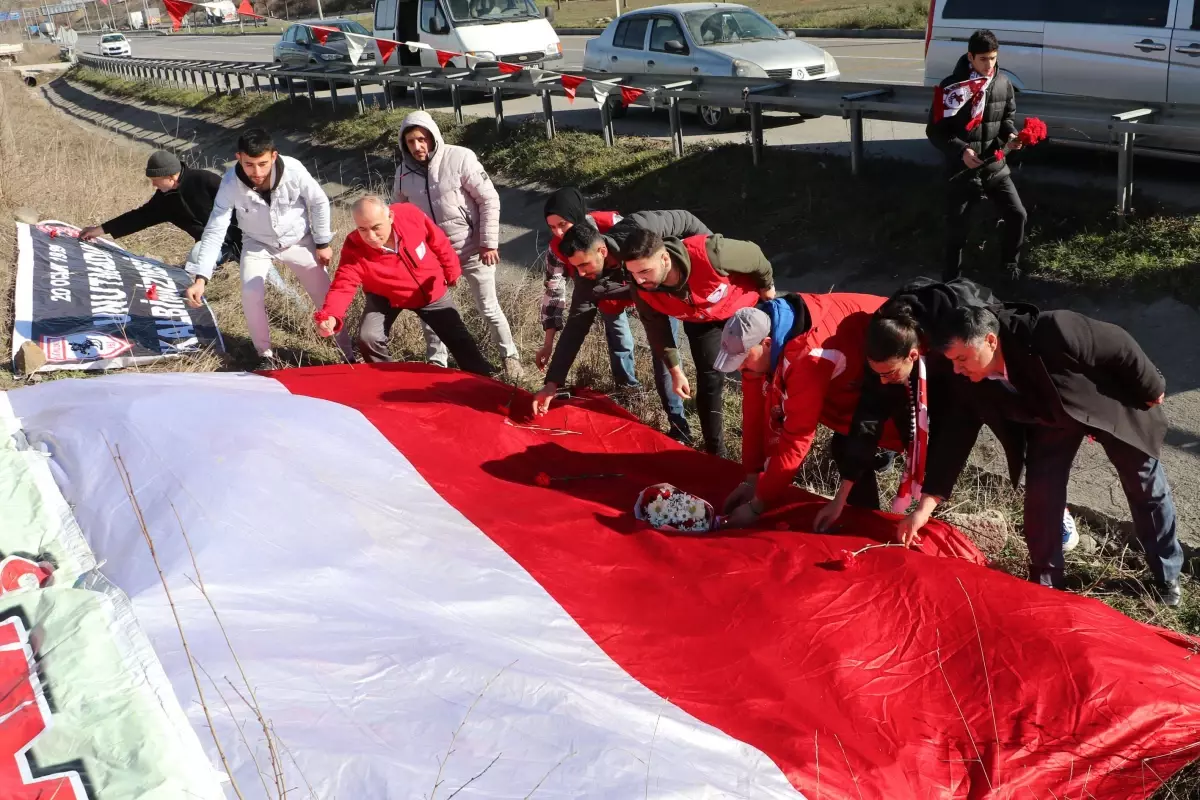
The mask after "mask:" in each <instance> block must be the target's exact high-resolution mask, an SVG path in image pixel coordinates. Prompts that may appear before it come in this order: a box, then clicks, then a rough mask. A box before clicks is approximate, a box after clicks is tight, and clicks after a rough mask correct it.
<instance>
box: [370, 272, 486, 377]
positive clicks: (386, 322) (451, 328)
mask: <svg viewBox="0 0 1200 800" xmlns="http://www.w3.org/2000/svg"><path fill="white" fill-rule="evenodd" d="M365 294H366V304H365V305H364V306H363V315H362V322H360V323H359V326H358V349H359V352H360V353H362V357H363V360H364V361H366V362H367V363H368V364H373V363H381V362H382V363H386V362H389V361H391V360H392V355H391V352H390V350H389V349H388V340H389V339H390V337H391V333H392V325H394V324H395V322H396V318H397V317H399V316H400V312H401V311H403V310H404V309H402V308H395V307H393V306H392V304H391V303H389V302H388V301H387V298H385V297H381V296H380V295H377V294H371V293H370V292H366V293H365ZM413 313H414V314H416V315H417V316H418V317H420V318H421V323H422V324H423V325H425V326H428V327H431V328H432V329H434V330H436V331H437V332H438V335H440V336H441V337H442V339H444V340H445V342H446V345H447V346H448V348H449V351H450V354H451V355H452V356H454V361H455V362H456V363H457V364H458V368H459V369H461V370H463V371H465V372H474V373H475V374H477V375H491V374H493V373H494V372H495V369H493V367H492V365H491V364H489V363H488V362H487V360H486V359H485V358H484V357H483V354H482V353H481V352H479V345H478V344H476V342H475V340H474V339H473V338H472V337H471V332H470V331H468V330H467V326H466V325H465V324H463V321H462V317H460V316H459V314H458V307H457V306H455V305H454V298H453V297H452V296H451V295H450V293H449V292H447V293H446V294H444V295H442V296H441V297H440V298H438V299H437V300H435V301H434V302H432V303H430V304H429V305H427V306H425V307H424V308H415V309H413ZM442 366H446V365H445V364H443V365H442Z"/></svg>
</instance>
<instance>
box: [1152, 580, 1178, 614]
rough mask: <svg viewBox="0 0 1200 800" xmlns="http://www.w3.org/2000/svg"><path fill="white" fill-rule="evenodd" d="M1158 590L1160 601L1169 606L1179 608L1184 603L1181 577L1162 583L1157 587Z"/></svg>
mask: <svg viewBox="0 0 1200 800" xmlns="http://www.w3.org/2000/svg"><path fill="white" fill-rule="evenodd" d="M1155 588H1156V589H1157V591H1158V601H1159V602H1160V603H1162V604H1163V605H1164V606H1167V607H1168V608H1179V606H1180V605H1181V604H1182V603H1183V586H1181V585H1180V583H1179V578H1176V579H1175V580H1173V581H1171V582H1170V583H1160V584H1159V585H1158V586H1157V587H1155Z"/></svg>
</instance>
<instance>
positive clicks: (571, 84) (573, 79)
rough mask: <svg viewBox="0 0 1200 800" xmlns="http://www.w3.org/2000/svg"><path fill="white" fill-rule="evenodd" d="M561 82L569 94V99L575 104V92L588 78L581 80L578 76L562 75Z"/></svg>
mask: <svg viewBox="0 0 1200 800" xmlns="http://www.w3.org/2000/svg"><path fill="white" fill-rule="evenodd" d="M559 80H561V81H562V85H563V91H565V92H566V93H567V99H568V100H570V101H571V102H572V103H574V102H575V90H576V89H578V88H579V87H580V86H581V85H583V83H584V82H585V81H586V80H587V78H580V77H579V76H577V75H561V76H559Z"/></svg>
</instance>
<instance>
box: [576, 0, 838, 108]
mask: <svg viewBox="0 0 1200 800" xmlns="http://www.w3.org/2000/svg"><path fill="white" fill-rule="evenodd" d="M583 68H584V69H585V70H588V71H594V72H611V73H627V74H629V73H655V72H660V73H663V74H664V75H721V76H733V77H744V78H780V79H783V78H788V79H792V80H831V79H837V78H838V77H839V76H840V72H839V71H838V66H837V62H836V61H834V59H833V56H831V55H830V54H829V53H827V52H825V51H824V50H822V49H821V48H819V47H816V46H814V45H811V44H808V43H807V42H802V41H800V40H798V39H796V38H795V34H792V33H784V32H783V31H781V30H780V29H779V28H777V27H775V25H774V23H772V22H771V21H770V20H768V19H767V18H766V17H764V16H762V15H761V14H759V13H758V12H757V11H754V10H752V9H750V8H747V7H746V6H741V5H735V4H733V3H681V4H678V5H669V6H655V7H653V8H643V9H639V10H638V11H631V12H629V13H628V14H622V15H621V16H620V17H617V18H616V19H615V20H613V21H612V22H610V23H609V25H608V27H607V28H605V29H604V32H603V33H602V34H600V35H599V36H597V37H596V38H594V39H591V40H589V41H588V43H587V45H586V48H585V51H584V56H583ZM695 110H696V111H698V112H699V114H700V119H701V121H703V123H704V125H705V126H706V127H708V128H710V129H712V130H724V129H728V128H730V127H732V126H733V124H734V123H735V119H734V115H735V114H736V113H737V112H736V110H732V109H728V108H717V107H714V106H700V107H699V108H697V109H695Z"/></svg>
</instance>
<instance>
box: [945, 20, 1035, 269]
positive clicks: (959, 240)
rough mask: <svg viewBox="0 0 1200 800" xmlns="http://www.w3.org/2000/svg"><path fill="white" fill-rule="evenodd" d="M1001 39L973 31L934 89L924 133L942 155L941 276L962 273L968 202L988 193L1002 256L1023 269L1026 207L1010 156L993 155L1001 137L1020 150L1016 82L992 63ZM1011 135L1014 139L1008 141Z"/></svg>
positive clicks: (1009, 265) (970, 204)
mask: <svg viewBox="0 0 1200 800" xmlns="http://www.w3.org/2000/svg"><path fill="white" fill-rule="evenodd" d="M999 56H1000V45H999V43H998V42H997V41H996V35H995V34H993V33H992V32H991V31H975V33H973V34H971V38H970V40H969V41H968V42H967V53H966V55H964V56H963V57H962V58H961V59H960V60H959V62H958V66H956V67H955V68H954V74H952V75H950V77H948V78H946V79H945V80H943V81H942V83H941V85H940V86H938V88H937V89H936V90H935V94H934V98H933V105H932V107H931V108H930V112H929V125H928V126H927V127H926V128H925V135H926V136H927V137H928V138H929V141H930V142H931V143H932V144H933V146H934V147H936V148H937V149H938V150H941V151H942V153H943V154H944V155H945V157H946V174H947V177H948V178H949V184H950V185H949V186H948V187H947V190H946V257H945V263H944V265H943V267H942V280H943V281H951V280H954V279H955V278H957V277H958V276H959V275H960V274H962V251H963V245H964V244H966V241H967V223H968V221H969V219H970V216H971V209H972V208H973V207H974V206H975V205H976V204H977V203H978V202H979V201H980V200H982V199H983V198H984V197H987V198H988V199H989V200H991V201H992V202H993V203H995V204H996V207H997V208H998V209H999V211H1000V216H1001V217H1002V218H1003V220H1004V233H1003V238H1002V240H1001V242H1000V258H1001V261H1002V262H1003V264H1004V267H1005V268H1006V269H1007V270H1008V272H1009V274H1010V275H1011V276H1012V277H1014V278H1017V277H1020V274H1021V273H1020V259H1021V245H1022V244H1024V242H1025V220H1026V215H1025V207H1024V206H1023V205H1021V197H1020V195H1018V194H1017V188H1016V187H1015V186H1014V185H1013V182H1012V175H1011V174H1010V172H1009V169H1008V163H1007V161H1006V160H1005V159H1004V158H994V156H995V154H996V152H997V151H999V150H1000V149H1001V148H1003V147H1004V146H1005V145H1006V144H1007V145H1009V149H1011V150H1019V149H1020V148H1021V143H1020V142H1019V141H1011V140H1014V139H1015V138H1016V136H1017V126H1016V123H1015V122H1014V121H1013V115H1014V114H1016V110H1017V103H1016V95H1015V92H1014V91H1013V86H1012V84H1011V83H1010V82H1009V80H1008V78H1006V77H1005V76H1004V73H1002V72H1001V71H1000V70H999V69H998V68H997V66H996V63H997V60H998V59H999ZM1010 141H1011V143H1010Z"/></svg>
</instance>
